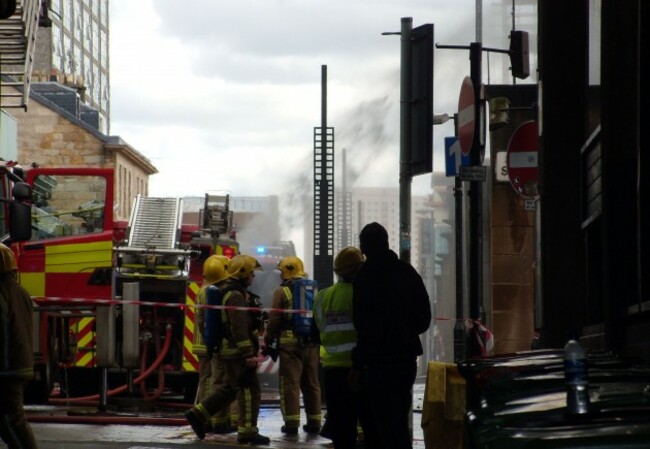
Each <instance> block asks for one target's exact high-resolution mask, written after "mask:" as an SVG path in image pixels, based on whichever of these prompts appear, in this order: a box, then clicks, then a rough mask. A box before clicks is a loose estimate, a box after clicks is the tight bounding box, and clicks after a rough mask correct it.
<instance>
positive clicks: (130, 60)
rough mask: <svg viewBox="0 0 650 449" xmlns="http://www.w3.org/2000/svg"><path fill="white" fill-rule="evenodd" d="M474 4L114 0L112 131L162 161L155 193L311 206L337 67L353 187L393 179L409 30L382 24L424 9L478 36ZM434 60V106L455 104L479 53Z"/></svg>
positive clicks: (338, 113)
mask: <svg viewBox="0 0 650 449" xmlns="http://www.w3.org/2000/svg"><path fill="white" fill-rule="evenodd" d="M473 14H474V1H473V0H460V1H457V2H449V1H445V0H438V1H436V0H433V1H432V0H404V1H400V2H395V1H394V0H352V1H349V0H348V1H346V2H342V1H339V0H328V1H317V0H242V1H237V2H220V1H214V0H188V1H186V2H178V1H172V0H138V1H132V0H111V2H110V49H111V134H116V135H119V136H120V137H122V138H123V139H124V140H125V141H127V142H128V143H129V144H131V145H132V146H133V147H134V148H136V149H137V150H138V151H140V152H141V153H143V154H144V155H145V156H146V157H148V158H150V159H151V161H152V162H153V163H154V165H155V166H156V167H157V168H158V170H159V173H158V174H156V175H154V176H153V177H152V178H151V181H150V194H151V195H153V196H185V195H187V196H202V195H203V194H204V193H205V192H206V191H211V190H225V191H229V192H231V194H232V195H234V196H248V195H250V196H255V195H271V194H276V195H279V196H280V198H281V204H290V205H293V206H295V205H296V204H298V205H300V207H301V208H303V209H304V211H303V212H304V213H305V214H306V213H308V210H309V208H310V207H311V193H312V190H313V187H312V184H311V183H312V176H313V168H312V166H311V161H312V159H313V129H314V127H316V126H320V121H321V66H322V65H327V68H328V80H327V81H328V82H327V93H328V97H327V98H328V125H329V126H333V127H334V128H335V133H336V149H337V158H340V154H341V153H340V151H341V150H342V149H343V148H345V149H346V150H347V157H348V173H349V175H350V177H351V178H350V179H351V180H352V182H353V183H355V185H359V186H372V185H377V186H387V185H388V186H396V185H397V183H398V170H399V161H398V160H399V63H400V54H399V52H400V41H399V37H398V36H382V34H381V33H382V32H390V31H399V29H400V23H401V18H402V17H413V25H414V26H417V25H419V24H423V23H434V24H435V28H436V38H435V40H436V41H437V42H443V43H449V44H467V43H468V42H470V41H471V40H472V39H473V34H472V33H473V20H474V19H473ZM454 53H455V54H454ZM435 60H436V65H435V89H436V91H435V103H434V110H435V111H436V112H451V113H453V112H454V111H455V109H456V107H457V100H458V90H459V89H460V83H461V81H462V76H459V73H461V74H462V73H463V72H465V73H467V74H469V61H468V55H467V54H466V53H464V52H451V51H448V50H447V51H442V50H437V51H436V53H435ZM437 128H444V127H437ZM451 133H453V128H451V127H449V126H448V127H447V128H445V129H440V130H438V129H436V130H435V133H434V136H435V139H437V141H442V137H443V136H444V134H451ZM436 145H440V144H439V143H436ZM436 158H437V159H440V158H441V155H436ZM339 160H340V159H339ZM434 164H438V165H439V166H441V165H443V162H434ZM337 169H339V168H338V167H337ZM337 176H338V174H337ZM418 178H420V179H417V180H415V181H414V189H423V190H425V189H427V187H428V182H427V180H426V179H424V178H427V177H424V176H423V177H418ZM337 182H340V180H337ZM289 215H290V214H289ZM300 220H301V219H296V220H292V221H291V225H292V226H297V227H301V226H302V225H303V223H300ZM293 232H294V231H291V230H289V231H288V233H293Z"/></svg>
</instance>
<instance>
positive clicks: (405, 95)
mask: <svg viewBox="0 0 650 449" xmlns="http://www.w3.org/2000/svg"><path fill="white" fill-rule="evenodd" d="M412 30H413V19H412V18H411V17H403V18H402V29H401V44H402V49H401V80H400V163H399V166H400V171H399V258H400V259H401V260H403V261H404V262H408V263H410V262H411V181H412V179H413V175H412V174H411V166H410V161H411V87H412V86H411V32H412Z"/></svg>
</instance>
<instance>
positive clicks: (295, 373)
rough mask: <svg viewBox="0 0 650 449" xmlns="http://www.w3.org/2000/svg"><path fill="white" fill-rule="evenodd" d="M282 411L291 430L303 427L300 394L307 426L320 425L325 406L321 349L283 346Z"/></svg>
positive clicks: (281, 347) (280, 370)
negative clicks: (321, 397) (322, 408)
mask: <svg viewBox="0 0 650 449" xmlns="http://www.w3.org/2000/svg"><path fill="white" fill-rule="evenodd" d="M279 354H280V368H279V374H280V408H281V410H282V416H283V418H284V422H285V424H286V425H287V426H289V427H298V425H299V424H300V392H301V391H302V399H303V402H304V404H305V413H306V415H307V422H314V423H318V424H319V425H320V421H321V402H320V383H319V381H318V363H319V360H320V358H319V357H320V356H319V347H318V346H314V345H311V346H301V345H286V346H282V345H281V346H280V350H279Z"/></svg>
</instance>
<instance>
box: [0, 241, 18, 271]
mask: <svg viewBox="0 0 650 449" xmlns="http://www.w3.org/2000/svg"><path fill="white" fill-rule="evenodd" d="M17 269H18V265H16V256H15V255H14V252H13V251H12V250H11V248H9V247H8V246H7V245H5V244H3V243H0V273H11V272H12V271H16V270H17Z"/></svg>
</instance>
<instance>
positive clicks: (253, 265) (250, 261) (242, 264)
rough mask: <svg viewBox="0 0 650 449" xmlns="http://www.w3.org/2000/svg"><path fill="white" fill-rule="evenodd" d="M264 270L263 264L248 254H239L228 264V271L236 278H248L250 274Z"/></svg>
mask: <svg viewBox="0 0 650 449" xmlns="http://www.w3.org/2000/svg"><path fill="white" fill-rule="evenodd" d="M255 270H260V271H262V265H260V263H259V262H258V261H257V259H256V258H254V257H253V256H249V255H247V254H237V255H236V256H234V257H233V258H232V259H230V263H229V264H228V272H229V273H230V276H232V277H234V278H236V279H242V280H244V279H248V277H249V276H250V274H251V273H252V272H253V271H255Z"/></svg>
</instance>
